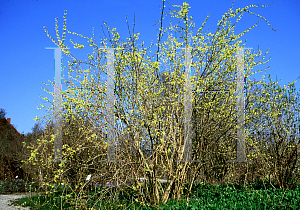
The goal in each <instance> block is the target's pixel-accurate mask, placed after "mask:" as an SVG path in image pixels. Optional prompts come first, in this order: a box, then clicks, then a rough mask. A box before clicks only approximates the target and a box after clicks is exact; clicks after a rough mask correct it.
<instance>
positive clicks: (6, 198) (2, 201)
mask: <svg viewBox="0 0 300 210" xmlns="http://www.w3.org/2000/svg"><path fill="white" fill-rule="evenodd" d="M30 194H31V195H33V193H14V194H6V195H2V194H1V195H0V210H6V209H7V210H17V209H20V210H30V208H29V207H21V206H12V205H11V201H12V200H15V199H19V198H23V197H26V196H29V195H30Z"/></svg>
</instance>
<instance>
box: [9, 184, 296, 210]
mask: <svg viewBox="0 0 300 210" xmlns="http://www.w3.org/2000/svg"><path fill="white" fill-rule="evenodd" d="M273 185H274V184H273ZM274 186H275V185H274ZM275 187H276V186H275ZM277 187H278V186H277ZM277 187H276V188H277ZM68 189H69V191H68V192H66V190H68ZM101 189H104V188H101ZM106 189H107V188H106ZM111 189H114V188H111ZM51 192H53V194H52V195H51V196H45V195H40V196H33V197H26V198H21V199H18V200H15V201H14V203H15V204H17V205H22V206H24V207H25V206H30V207H31V209H61V208H62V209H75V204H74V203H73V204H72V203H70V202H68V201H70V200H72V199H73V200H75V199H74V198H75V195H74V194H72V193H71V191H70V188H68V187H67V186H59V187H57V188H56V189H55V188H53V191H51ZM192 192H193V194H194V197H191V198H190V200H189V203H187V201H186V199H184V198H186V196H185V195H186V192H185V191H184V194H183V199H182V200H173V199H169V201H168V202H167V203H166V204H163V205H161V206H160V207H159V209H170V210H171V209H172V210H173V209H300V186H298V187H297V188H296V189H295V190H280V189H273V188H272V187H271V185H270V184H269V185H267V186H266V190H265V187H264V185H263V184H262V182H257V183H256V184H252V185H249V186H247V187H246V189H245V188H244V187H243V186H239V185H216V186H213V185H208V184H197V185H195V186H193V188H192ZM86 193H87V192H86ZM99 193H100V189H96V190H93V191H90V192H89V193H88V194H89V195H91V196H93V197H92V198H91V199H89V200H87V199H86V200H84V199H81V200H82V201H83V202H84V203H83V206H84V207H86V208H88V209H91V207H92V206H94V208H93V209H103V210H106V209H125V208H126V207H128V208H126V209H141V210H142V209H157V208H154V207H147V206H144V207H143V206H142V205H141V204H139V203H133V204H132V202H131V201H134V200H135V198H136V197H135V192H134V190H132V189H130V188H124V189H123V190H122V191H121V193H120V194H119V195H118V197H117V200H118V201H119V204H117V203H116V202H109V201H108V200H107V198H109V197H111V194H110V193H109V192H107V193H106V195H104V197H105V198H104V199H102V202H99V201H97V198H99ZM66 194H69V195H70V197H69V198H68V199H67V198H66V197H65V196H66ZM121 205H122V206H121ZM89 207H90V208H89ZM79 209H80V208H79Z"/></svg>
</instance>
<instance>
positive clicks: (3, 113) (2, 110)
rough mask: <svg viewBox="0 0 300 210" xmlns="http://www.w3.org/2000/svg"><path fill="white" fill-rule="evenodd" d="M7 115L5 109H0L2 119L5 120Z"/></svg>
mask: <svg viewBox="0 0 300 210" xmlns="http://www.w3.org/2000/svg"><path fill="white" fill-rule="evenodd" d="M5 115H6V111H5V109H3V108H0V119H3V118H5Z"/></svg>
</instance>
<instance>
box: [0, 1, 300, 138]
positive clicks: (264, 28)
mask: <svg viewBox="0 0 300 210" xmlns="http://www.w3.org/2000/svg"><path fill="white" fill-rule="evenodd" d="M168 2H169V3H170V4H181V5H182V3H183V2H184V1H179V0H168ZM187 2H188V3H189V4H190V6H191V13H190V15H192V16H193V18H194V22H195V23H196V29H197V28H198V27H200V26H201V24H202V23H203V21H204V20H205V18H206V16H207V14H210V18H209V20H208V22H207V25H206V27H205V29H207V30H208V29H210V32H212V33H213V32H214V31H215V29H216V25H217V22H218V20H220V19H221V17H222V15H223V14H224V13H225V12H227V11H228V9H229V8H230V7H231V4H232V1H231V0H210V1H204V0H193V1H191V0H190V1H187ZM271 2H272V1H271V0H268V1H267V0H237V1H236V2H235V6H234V8H239V7H244V6H247V5H250V4H270V3H271ZM161 6H162V2H161V1H160V0H101V1H100V0H86V1H83V0H72V1H71V0H68V1H66V0H51V1H49V0H38V1H37V0H0V46H1V50H0V61H1V62H0V71H1V74H0V108H4V109H5V110H6V112H7V115H6V117H9V118H11V122H12V124H13V125H15V126H16V128H17V130H18V131H19V132H20V133H24V134H26V133H27V132H30V131H31V128H32V127H33V126H34V124H35V121H34V120H33V119H34V118H35V117H36V116H40V117H42V116H43V115H44V114H45V112H44V111H42V110H38V109H37V106H38V105H39V104H40V103H42V102H43V100H42V99H41V98H40V97H39V95H41V96H42V97H49V98H50V99H52V97H50V95H49V94H48V93H46V92H45V91H43V90H42V87H45V88H47V89H49V90H52V91H53V87H52V88H49V87H46V86H44V85H43V84H42V83H41V82H45V83H47V81H48V80H50V81H53V80H54V53H53V50H46V49H45V48H46V47H56V46H55V45H54V43H52V41H51V40H50V39H49V38H48V37H47V35H46V33H45V32H44V29H43V25H45V26H46V28H47V30H48V31H49V32H50V35H51V36H52V37H56V36H55V18H56V17H58V24H59V30H60V31H61V33H62V25H63V14H64V10H67V13H68V14H67V28H68V29H69V30H70V31H72V32H77V33H81V34H83V35H85V36H87V37H92V30H93V27H94V29H95V36H96V40H97V41H99V36H98V35H99V34H100V35H101V36H102V35H103V34H102V31H101V25H103V21H105V22H107V23H108V25H109V26H110V28H117V31H118V32H119V33H120V35H121V39H124V40H125V39H126V37H128V30H127V25H126V19H125V15H128V20H129V23H130V24H131V27H132V23H133V17H134V13H135V18H136V31H138V32H140V34H141V35H140V39H139V40H141V41H145V43H146V44H147V43H148V44H149V43H150V41H151V40H153V41H154V42H155V41H156V38H157V36H156V34H157V30H156V29H157V28H158V26H153V25H154V24H155V23H156V22H157V21H158V20H159V19H160V12H161V10H160V7H161ZM168 8H170V6H169V5H168V4H166V9H167V10H168ZM299 8H300V2H299V1H297V0H286V1H282V0H280V1H279V0H275V1H274V3H273V4H272V5H271V6H269V7H267V8H264V9H261V8H254V9H252V11H253V12H256V13H259V14H260V15H262V16H264V17H265V18H266V19H267V20H269V21H270V23H271V25H272V26H273V27H274V28H277V31H276V32H275V31H273V30H271V28H270V27H269V26H268V25H267V24H266V23H265V22H264V21H262V22H261V23H260V24H259V26H258V27H256V28H255V29H253V30H252V31H250V32H249V33H248V34H247V35H245V36H244V37H243V38H242V40H247V44H246V47H250V48H251V47H252V48H253V49H254V50H255V51H257V49H258V48H257V47H258V46H259V48H260V49H262V51H263V52H265V51H266V50H267V49H268V48H269V49H270V50H269V55H268V56H269V57H271V61H270V62H269V63H268V65H264V66H261V67H260V68H259V69H263V68H265V67H267V66H270V69H269V70H267V75H268V74H269V73H270V74H271V76H272V79H273V80H275V79H276V75H277V78H278V80H280V79H282V81H281V82H279V84H281V85H282V86H283V85H284V84H288V82H292V81H294V80H295V79H297V78H298V76H300V72H299V62H297V61H298V59H299V55H300V53H299V49H300V44H299V34H300V27H299V23H300V21H299V20H300V10H299ZM167 20H168V19H167ZM258 20H259V19H258V18H256V17H254V16H251V15H248V14H246V15H244V17H243V19H242V20H241V21H240V23H239V26H238V27H237V29H236V32H241V31H242V30H244V29H246V28H248V27H249V26H251V25H252V24H254V23H256V22H257V21H258ZM166 24H168V22H167V21H166ZM61 33H60V34H61ZM70 38H71V39H72V40H75V41H79V42H80V43H81V44H86V41H85V40H84V39H81V38H80V39H78V38H76V36H74V35H70V34H68V35H67V41H68V42H67V43H68V45H69V46H72V45H71V44H69V43H70V42H69V39H70ZM89 49H92V48H89ZM79 51H80V50H78V49H72V50H71V52H72V54H74V55H80V57H79V58H81V59H86V57H85V55H86V54H87V53H88V52H89V51H84V50H82V52H79ZM255 70H257V69H255ZM267 75H266V76H267ZM261 76H262V74H261V73H260V74H257V75H255V76H254V77H255V78H256V79H260V78H261ZM299 87H300V86H299V82H296V88H297V91H298V90H299ZM63 89H65V88H64V86H63Z"/></svg>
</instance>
